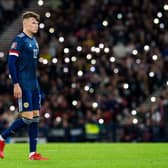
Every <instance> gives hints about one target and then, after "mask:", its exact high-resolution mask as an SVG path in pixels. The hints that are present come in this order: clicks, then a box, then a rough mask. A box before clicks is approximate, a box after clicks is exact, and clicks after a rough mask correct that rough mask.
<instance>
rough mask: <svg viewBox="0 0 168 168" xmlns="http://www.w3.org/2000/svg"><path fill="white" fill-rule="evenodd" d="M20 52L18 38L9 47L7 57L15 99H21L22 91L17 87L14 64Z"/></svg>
mask: <svg viewBox="0 0 168 168" xmlns="http://www.w3.org/2000/svg"><path fill="white" fill-rule="evenodd" d="M20 50H21V40H20V39H19V38H16V39H15V40H14V41H13V43H12V45H11V48H10V50H9V56H8V68H9V73H10V75H11V78H12V82H13V85H14V88H13V93H14V97H16V98H21V97H22V90H21V87H20V85H19V81H18V76H17V68H16V62H17V60H18V57H19V54H20Z"/></svg>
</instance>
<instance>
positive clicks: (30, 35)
mask: <svg viewBox="0 0 168 168" xmlns="http://www.w3.org/2000/svg"><path fill="white" fill-rule="evenodd" d="M23 33H24V34H26V35H27V36H28V37H30V38H32V37H33V34H32V33H31V32H29V31H26V30H23Z"/></svg>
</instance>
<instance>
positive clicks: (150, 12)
mask: <svg viewBox="0 0 168 168" xmlns="http://www.w3.org/2000/svg"><path fill="white" fill-rule="evenodd" d="M37 2H38V3H39V1H37ZM49 2H50V3H47V1H44V4H41V5H40V6H39V10H40V8H43V13H42V14H41V17H42V18H41V22H40V25H39V26H40V31H39V34H38V37H37V38H38V41H39V44H40V49H41V53H40V59H39V72H38V73H39V81H40V85H41V89H42V95H43V98H44V100H43V105H42V108H41V123H40V136H41V137H46V138H47V139H48V141H71V142H74V141H113V142H149V141H151V142H158V141H167V140H168V137H167V136H168V125H167V123H168V122H167V121H168V117H167V114H166V112H167V109H168V97H167V96H168V93H167V92H168V90H167V89H168V87H167V86H168V82H167V81H168V76H167V71H168V69H167V62H168V59H167V56H168V52H167V51H168V49H167V44H168V41H167V39H168V38H167V36H168V32H167V26H168V25H167V22H166V20H167V19H168V4H166V1H161V2H160V1H159V0H154V1H151V0H144V1H143V2H141V1H140V0H130V1H127V2H126V1H123V0H117V1H116V0H99V1H96V0H91V1H90V0H84V1H82V2H81V1H78V0H72V1H68V0H61V1H55V3H54V1H49ZM58 2H59V3H58ZM54 4H55V5H54ZM44 6H45V8H44ZM0 11H1V10H0ZM0 18H1V17H0ZM6 22H7V21H6ZM0 67H1V68H0V88H1V89H0V114H1V115H0V129H1V130H3V129H4V128H5V127H6V126H7V125H8V124H9V123H10V117H8V116H11V118H12V117H13V111H16V109H15V105H16V104H13V102H14V100H13V98H12V97H11V95H12V86H11V83H10V80H9V78H8V70H7V67H6V61H0ZM160 88H163V91H162V90H161V91H160ZM158 90H159V93H158V92H157V91H158ZM156 92H157V95H156V96H151V95H152V94H153V93H156ZM146 99H149V100H150V101H149V102H148V105H146V104H145V103H144V102H145V100H146ZM22 135H23V136H24V132H22V133H20V135H19V136H22Z"/></svg>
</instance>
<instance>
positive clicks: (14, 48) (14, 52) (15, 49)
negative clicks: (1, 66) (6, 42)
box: [9, 37, 22, 57]
mask: <svg viewBox="0 0 168 168" xmlns="http://www.w3.org/2000/svg"><path fill="white" fill-rule="evenodd" d="M21 48H22V40H21V38H19V37H16V38H15V39H14V40H13V42H12V44H11V47H10V50H9V56H15V57H19V54H20V51H21Z"/></svg>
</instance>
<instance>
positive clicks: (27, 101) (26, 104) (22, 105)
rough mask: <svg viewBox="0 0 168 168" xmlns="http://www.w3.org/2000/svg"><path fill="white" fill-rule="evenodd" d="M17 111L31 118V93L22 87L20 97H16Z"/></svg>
mask: <svg viewBox="0 0 168 168" xmlns="http://www.w3.org/2000/svg"><path fill="white" fill-rule="evenodd" d="M18 104H19V112H20V113H21V116H22V117H26V118H30V119H32V118H33V105H32V93H31V91H29V90H25V89H22V97H21V98H19V99H18Z"/></svg>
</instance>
